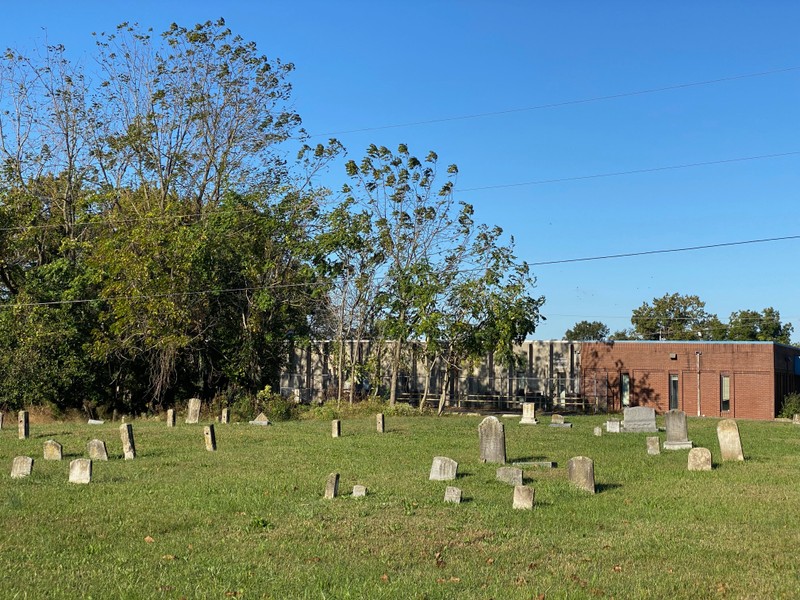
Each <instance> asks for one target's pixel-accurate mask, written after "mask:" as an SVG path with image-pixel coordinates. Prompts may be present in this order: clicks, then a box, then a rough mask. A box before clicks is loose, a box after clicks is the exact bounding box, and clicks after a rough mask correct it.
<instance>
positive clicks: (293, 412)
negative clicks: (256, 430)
mask: <svg viewBox="0 0 800 600" xmlns="http://www.w3.org/2000/svg"><path fill="white" fill-rule="evenodd" d="M298 411H299V409H298V406H297V403H296V402H295V401H294V399H293V398H284V397H283V396H281V395H280V394H279V393H277V392H273V391H272V388H271V387H270V386H268V385H267V386H264V389H263V390H261V391H260V392H258V393H257V394H256V406H255V412H263V413H264V414H265V415H267V417H268V418H269V419H270V420H271V421H289V420H291V419H294V418H297V416H298Z"/></svg>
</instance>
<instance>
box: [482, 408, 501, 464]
mask: <svg viewBox="0 0 800 600" xmlns="http://www.w3.org/2000/svg"><path fill="white" fill-rule="evenodd" d="M478 441H479V443H480V452H481V462H488V463H498V464H501V465H504V464H505V463H506V432H505V428H504V427H503V424H502V423H501V422H500V419H498V418H497V417H486V418H485V419H484V420H483V421H481V424H480V425H478Z"/></svg>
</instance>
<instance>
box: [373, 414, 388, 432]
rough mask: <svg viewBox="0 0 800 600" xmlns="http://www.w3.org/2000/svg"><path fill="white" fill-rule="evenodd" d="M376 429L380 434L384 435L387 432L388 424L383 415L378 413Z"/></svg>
mask: <svg viewBox="0 0 800 600" xmlns="http://www.w3.org/2000/svg"><path fill="white" fill-rule="evenodd" d="M375 428H376V429H377V430H378V433H383V432H384V431H386V423H385V422H384V420H383V413H378V414H377V415H375Z"/></svg>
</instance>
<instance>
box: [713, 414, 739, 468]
mask: <svg viewBox="0 0 800 600" xmlns="http://www.w3.org/2000/svg"><path fill="white" fill-rule="evenodd" d="M717 439H718V440H719V452H720V456H721V457H722V460H723V462H724V461H726V460H744V454H743V453H742V440H741V438H740V437H739V426H738V425H737V424H736V421H734V420H733V419H723V420H722V421H720V422H719V423H718V424H717Z"/></svg>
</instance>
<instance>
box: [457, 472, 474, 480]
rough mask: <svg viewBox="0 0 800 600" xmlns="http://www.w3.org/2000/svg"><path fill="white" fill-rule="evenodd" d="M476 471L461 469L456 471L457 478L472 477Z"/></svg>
mask: <svg viewBox="0 0 800 600" xmlns="http://www.w3.org/2000/svg"><path fill="white" fill-rule="evenodd" d="M473 475H475V473H471V472H470V471H459V472H458V473H456V479H464V478H465V477H472V476H473Z"/></svg>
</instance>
